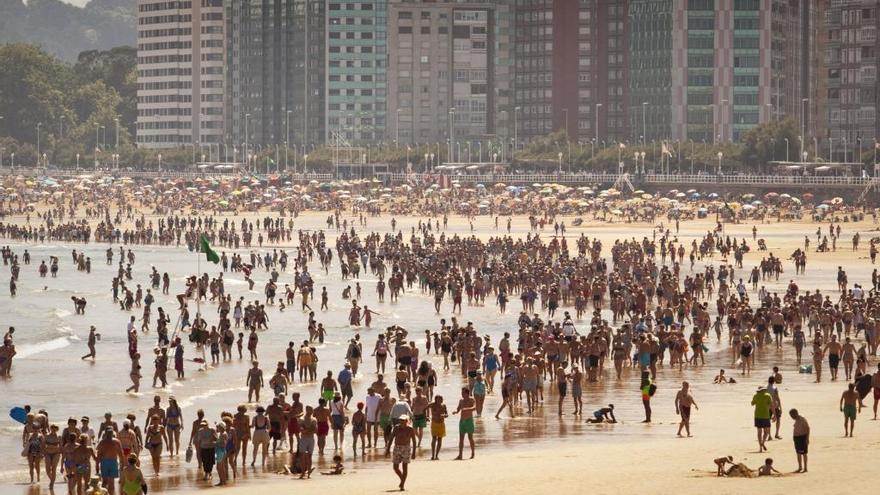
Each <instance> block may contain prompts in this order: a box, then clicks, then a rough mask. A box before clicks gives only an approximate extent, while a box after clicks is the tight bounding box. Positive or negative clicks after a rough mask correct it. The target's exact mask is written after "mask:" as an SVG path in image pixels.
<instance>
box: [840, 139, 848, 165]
mask: <svg viewBox="0 0 880 495" xmlns="http://www.w3.org/2000/svg"><path fill="white" fill-rule="evenodd" d="M841 141H843V163H846V154H847V150H846V137H845V136H844V138H843V139H841Z"/></svg>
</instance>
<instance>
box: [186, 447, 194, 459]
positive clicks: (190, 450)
mask: <svg viewBox="0 0 880 495" xmlns="http://www.w3.org/2000/svg"><path fill="white" fill-rule="evenodd" d="M192 459H193V446H192V445H188V446H187V447H186V462H192Z"/></svg>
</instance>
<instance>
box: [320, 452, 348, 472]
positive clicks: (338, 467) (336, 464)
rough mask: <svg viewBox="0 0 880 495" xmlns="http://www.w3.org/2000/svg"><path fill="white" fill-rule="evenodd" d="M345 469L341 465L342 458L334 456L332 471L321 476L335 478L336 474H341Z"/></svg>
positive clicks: (337, 455)
mask: <svg viewBox="0 0 880 495" xmlns="http://www.w3.org/2000/svg"><path fill="white" fill-rule="evenodd" d="M344 469H345V466H343V465H342V456H341V455H339V454H336V455H334V456H333V469H331V470H330V471H326V472H323V473H321V474H323V475H325V476H335V475H337V474H342V471H343V470H344Z"/></svg>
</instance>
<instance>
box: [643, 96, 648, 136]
mask: <svg viewBox="0 0 880 495" xmlns="http://www.w3.org/2000/svg"><path fill="white" fill-rule="evenodd" d="M647 112H648V102H647V101H643V102H642V146H644V145H645V140H646V139H648V131H647V127H648V119H647V116H646V115H647Z"/></svg>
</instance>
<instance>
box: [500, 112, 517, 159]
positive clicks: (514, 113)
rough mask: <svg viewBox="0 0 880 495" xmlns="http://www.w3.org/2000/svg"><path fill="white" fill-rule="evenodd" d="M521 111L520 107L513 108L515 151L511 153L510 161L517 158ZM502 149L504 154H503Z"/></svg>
mask: <svg viewBox="0 0 880 495" xmlns="http://www.w3.org/2000/svg"><path fill="white" fill-rule="evenodd" d="M519 109H520V107H513V150H512V151H511V152H510V161H511V162H512V161H513V158H514V157H515V156H516V149H517V146H518V145H519V136H518V134H517V132H518V131H519V125H518V121H517V118H518V117H519ZM503 149H504V148H502V154H503ZM502 161H503V160H502Z"/></svg>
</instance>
